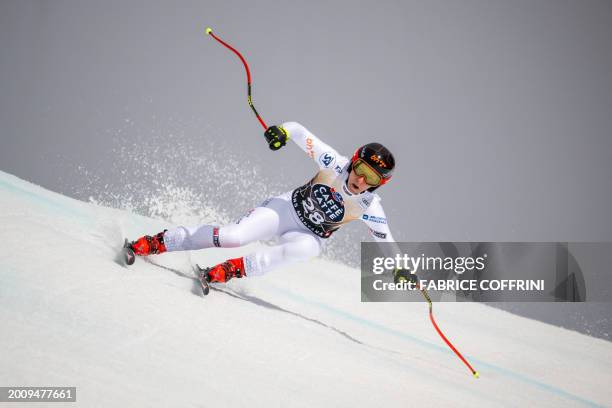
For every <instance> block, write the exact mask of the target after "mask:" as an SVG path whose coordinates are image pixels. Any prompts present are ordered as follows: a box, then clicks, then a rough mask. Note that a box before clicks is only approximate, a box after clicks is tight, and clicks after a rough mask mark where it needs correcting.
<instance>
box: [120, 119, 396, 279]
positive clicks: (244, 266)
mask: <svg viewBox="0 0 612 408" xmlns="http://www.w3.org/2000/svg"><path fill="white" fill-rule="evenodd" d="M264 135H265V138H266V140H267V142H268V145H269V147H270V148H271V149H272V150H278V149H280V148H281V147H283V146H285V144H286V142H287V140H289V139H290V138H291V139H292V140H293V141H294V142H295V143H296V144H297V145H298V146H299V147H301V148H302V149H303V150H304V151H305V152H306V153H307V154H308V155H309V156H310V157H311V158H312V159H313V160H315V161H316V162H317V164H318V166H319V171H318V172H317V174H315V176H314V177H313V178H312V179H311V180H310V181H309V182H308V183H306V184H305V185H303V186H301V187H298V188H296V189H294V190H293V191H289V192H286V193H284V194H281V195H279V196H276V197H270V198H268V199H266V200H265V201H264V202H263V203H261V204H260V205H259V206H258V207H256V208H254V209H252V210H250V211H249V212H247V214H246V215H244V216H243V217H242V218H241V219H240V220H238V221H237V222H236V223H234V224H230V225H225V226H215V225H199V226H195V227H184V226H180V227H176V228H173V229H170V230H164V231H163V232H160V233H158V234H157V235H154V236H148V235H145V236H143V237H141V238H139V239H137V240H135V241H133V242H131V243H129V244H128V247H129V248H131V249H132V250H133V252H134V253H135V254H136V255H139V256H147V255H153V254H161V253H164V252H172V251H190V250H197V249H205V248H211V247H221V248H235V247H240V246H243V245H247V244H249V243H251V242H254V241H259V240H268V239H271V238H278V240H279V242H278V244H277V245H274V246H269V247H263V248H260V249H258V250H257V251H255V252H254V253H251V254H248V255H245V256H243V257H240V258H235V259H228V260H227V261H225V262H223V263H221V264H218V265H215V266H213V267H211V268H207V269H205V270H203V271H202V272H201V274H200V280H201V282H202V284H203V286H207V285H208V282H227V281H229V280H230V279H232V278H234V277H237V278H242V277H245V276H249V277H250V276H259V275H263V274H264V273H266V272H268V271H270V270H272V269H274V268H277V267H279V266H281V265H287V264H289V263H292V262H298V261H306V260H308V259H310V258H312V257H315V256H318V255H319V254H320V253H321V249H322V248H323V245H324V242H325V240H326V239H327V238H329V237H330V236H331V235H332V233H334V232H335V231H336V230H338V229H339V228H340V227H341V226H342V225H344V224H346V223H347V222H350V221H354V220H358V219H360V220H362V221H363V222H364V223H366V225H367V226H368V227H369V229H370V233H371V235H372V237H373V238H374V240H376V241H379V242H393V237H392V235H391V232H390V230H389V226H388V224H387V219H386V217H385V213H384V211H383V208H382V206H381V204H380V198H379V197H378V195H376V194H375V193H374V190H376V189H377V188H378V187H380V186H381V185H383V184H385V183H387V182H388V181H389V180H390V179H391V175H392V173H393V168H394V167H395V160H394V158H393V155H392V154H391V152H389V150H387V148H385V147H384V146H383V145H381V144H379V143H368V144H366V145H364V146H361V147H360V148H358V149H357V150H356V151H355V153H354V155H353V156H352V158H350V159H349V158H347V157H344V156H341V155H339V154H338V152H336V150H334V149H333V148H331V147H330V146H328V145H327V144H325V143H323V142H322V141H321V140H319V139H318V138H317V137H315V136H314V135H313V134H312V133H310V132H309V131H308V130H307V129H306V128H305V127H303V126H302V125H300V124H299V123H297V122H287V123H283V124H282V125H281V126H271V127H269V128H268V129H267V130H266V132H265V134H264ZM396 278H397V277H396Z"/></svg>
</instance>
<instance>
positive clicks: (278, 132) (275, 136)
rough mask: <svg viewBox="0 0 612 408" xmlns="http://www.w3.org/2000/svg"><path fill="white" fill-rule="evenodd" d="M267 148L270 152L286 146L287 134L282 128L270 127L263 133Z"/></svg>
mask: <svg viewBox="0 0 612 408" xmlns="http://www.w3.org/2000/svg"><path fill="white" fill-rule="evenodd" d="M264 136H265V138H266V140H267V141H268V146H269V147H270V149H272V150H278V149H280V148H281V147H283V146H284V145H286V144H287V140H289V133H288V132H287V131H286V130H285V128H283V127H282V126H270V127H269V128H268V129H267V130H266V133H264Z"/></svg>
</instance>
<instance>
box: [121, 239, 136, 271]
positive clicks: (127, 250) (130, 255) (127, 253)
mask: <svg viewBox="0 0 612 408" xmlns="http://www.w3.org/2000/svg"><path fill="white" fill-rule="evenodd" d="M121 250H122V251H123V261H124V262H125V264H126V265H132V264H133V263H134V261H136V255H134V251H133V250H132V248H131V247H130V242H129V241H128V239H127V238H126V239H125V241H124V242H123V248H122V249H121Z"/></svg>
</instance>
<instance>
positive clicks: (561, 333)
mask: <svg viewBox="0 0 612 408" xmlns="http://www.w3.org/2000/svg"><path fill="white" fill-rule="evenodd" d="M0 226H1V227H2V232H3V234H2V237H3V240H2V245H1V247H0V324H1V327H2V335H1V336H0V350H2V351H1V352H0V367H1V368H0V386H76V387H77V402H76V404H75V403H66V404H61V403H54V404H52V405H53V406H54V407H60V406H63V405H65V406H70V407H74V406H83V407H97V406H100V407H107V406H123V407H132V406H133V407H136V406H150V407H153V406H161V407H167V406H177V407H244V406H253V407H268V406H273V407H285V406H287V407H324V406H333V407H367V406H381V407H382V406H384V407H406V406H423V405H427V406H444V407H446V406H453V407H474V406H487V407H489V406H538V407H567V406H572V407H574V406H612V391H611V389H610V385H611V384H612V344H611V343H609V342H606V341H603V340H600V339H595V338H591V337H588V336H585V335H582V334H579V333H576V332H571V331H568V330H565V329H561V328H557V327H554V326H551V325H547V324H544V323H540V322H536V321H533V320H529V319H525V318H522V317H518V316H515V315H512V314H509V313H506V312H504V311H501V310H497V309H494V308H489V307H486V306H484V305H480V304H468V303H445V304H442V303H439V304H435V305H434V312H435V314H436V319H437V321H438V324H439V325H440V326H441V327H442V329H443V330H444V331H445V332H446V333H447V335H448V336H449V338H450V339H451V340H452V341H453V342H454V343H455V345H456V346H457V347H458V348H459V349H460V350H461V351H462V352H463V354H464V355H465V356H466V357H467V358H468V359H469V360H470V362H471V363H472V364H473V365H474V367H475V368H476V369H477V370H478V371H479V372H480V375H481V377H480V378H479V379H474V378H473V377H472V376H471V374H470V373H469V371H468V370H467V369H466V368H465V366H463V365H462V364H461V362H460V361H459V360H458V359H457V358H456V357H455V356H454V355H453V354H452V353H451V352H450V351H449V350H448V349H447V347H446V345H445V344H444V343H443V342H442V340H441V339H440V338H439V337H438V335H437V333H436V332H435V331H434V329H433V327H432V326H431V323H430V322H429V319H428V315H427V306H426V304H425V303H422V304H421V303H389V304H374V303H361V302H360V290H359V285H360V274H359V271H358V270H355V269H351V268H348V267H345V266H343V265H340V264H336V263H331V262H329V261H323V260H313V261H311V262H309V263H306V264H301V265H298V266H295V267H291V268H286V269H284V270H278V271H274V272H271V273H269V274H267V275H266V276H263V277H260V278H251V279H248V278H247V279H242V280H233V281H231V282H230V283H229V284H228V285H227V286H225V287H218V288H217V289H216V290H214V291H211V294H210V295H209V296H208V297H206V298H203V297H201V296H200V295H199V288H198V287H197V284H196V282H195V281H194V279H193V272H192V267H191V265H192V264H194V263H196V262H197V263H201V264H205V265H208V264H213V263H216V262H219V261H221V260H223V259H225V258H227V257H233V256H237V255H240V254H244V253H245V252H246V251H249V250H251V249H252V247H251V248H246V249H245V248H242V249H232V250H229V249H211V250H205V251H197V252H191V253H171V254H163V255H160V256H157V257H151V261H152V262H155V263H157V264H158V265H153V264H151V263H150V262H146V261H144V260H142V259H138V260H137V262H136V264H135V265H133V266H132V267H130V268H129V269H128V268H125V267H123V266H121V265H120V264H119V263H118V262H117V252H118V250H119V248H120V246H121V244H122V240H123V237H124V236H127V237H136V236H139V235H142V234H143V233H155V232H158V231H159V230H161V229H163V228H165V227H166V228H167V227H168V226H169V225H167V224H166V223H164V222H162V221H159V220H153V219H148V218H145V217H141V216H137V215H134V214H131V213H129V212H125V211H120V210H116V209H111V208H106V207H101V206H97V205H93V204H89V203H84V202H80V201H76V200H73V199H71V198H68V197H65V196H62V195H59V194H56V193H53V192H50V191H47V190H45V189H43V188H40V187H38V186H35V185H33V184H30V183H28V182H26V181H23V180H20V179H18V178H16V177H14V176H12V175H9V174H6V173H3V172H0ZM0 405H2V403H0ZM5 405H8V404H5ZM10 406H12V405H10ZM36 406H40V405H36Z"/></svg>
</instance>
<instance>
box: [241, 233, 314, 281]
mask: <svg viewBox="0 0 612 408" xmlns="http://www.w3.org/2000/svg"><path fill="white" fill-rule="evenodd" d="M322 247H323V246H322V242H321V239H320V238H318V237H316V236H315V235H313V234H311V233H310V232H304V231H289V232H286V233H284V234H283V235H282V236H281V243H280V244H279V245H275V246H271V247H266V248H262V249H260V250H259V251H256V252H254V253H252V254H250V255H247V256H245V257H244V266H245V268H244V269H245V274H246V275H247V276H260V275H263V274H265V273H266V272H269V271H271V270H273V269H276V268H278V267H280V266H286V265H290V264H292V263H295V262H303V261H307V260H309V259H311V258H314V257H317V256H318V255H319V254H320V253H321V249H322Z"/></svg>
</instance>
